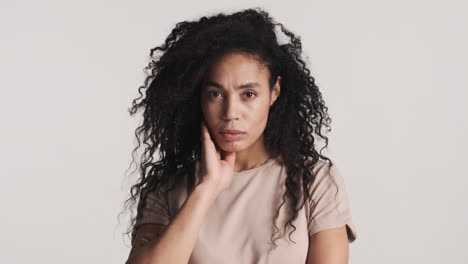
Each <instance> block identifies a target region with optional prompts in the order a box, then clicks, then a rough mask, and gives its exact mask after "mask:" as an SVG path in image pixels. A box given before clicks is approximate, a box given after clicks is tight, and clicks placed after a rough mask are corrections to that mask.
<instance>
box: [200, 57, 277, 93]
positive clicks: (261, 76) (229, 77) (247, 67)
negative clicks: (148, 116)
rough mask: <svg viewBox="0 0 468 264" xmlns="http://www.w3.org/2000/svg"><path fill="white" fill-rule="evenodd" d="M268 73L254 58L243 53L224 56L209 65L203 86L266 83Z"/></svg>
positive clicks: (262, 84)
mask: <svg viewBox="0 0 468 264" xmlns="http://www.w3.org/2000/svg"><path fill="white" fill-rule="evenodd" d="M268 78H269V71H268V68H267V67H265V65H263V64H261V63H260V62H259V60H257V59H256V58H255V57H253V56H251V55H248V54H244V53H230V54H226V55H224V56H223V57H221V58H220V59H219V60H217V61H216V62H215V63H213V64H212V65H211V67H210V68H209V70H208V71H207V73H206V75H205V78H204V84H206V83H212V82H215V83H218V84H223V83H225V84H226V85H230V84H233V85H236V86H238V85H242V84H245V83H254V82H255V83H259V84H260V85H261V86H264V85H265V84H267V83H268Z"/></svg>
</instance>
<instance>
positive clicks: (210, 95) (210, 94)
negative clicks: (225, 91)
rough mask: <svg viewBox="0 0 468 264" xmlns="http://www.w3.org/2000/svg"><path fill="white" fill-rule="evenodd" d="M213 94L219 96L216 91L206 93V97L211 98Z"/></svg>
mask: <svg viewBox="0 0 468 264" xmlns="http://www.w3.org/2000/svg"><path fill="white" fill-rule="evenodd" d="M213 94H220V93H219V92H217V91H208V97H213V96H212V95H213ZM215 97H216V96H215Z"/></svg>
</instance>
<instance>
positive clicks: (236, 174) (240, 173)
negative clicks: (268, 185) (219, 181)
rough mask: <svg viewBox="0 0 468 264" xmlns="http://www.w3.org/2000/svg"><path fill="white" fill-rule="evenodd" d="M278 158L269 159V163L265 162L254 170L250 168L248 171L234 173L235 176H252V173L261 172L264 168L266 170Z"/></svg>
mask: <svg viewBox="0 0 468 264" xmlns="http://www.w3.org/2000/svg"><path fill="white" fill-rule="evenodd" d="M277 158H278V157H272V158H270V159H268V160H267V161H265V162H263V163H262V164H259V165H257V166H255V167H253V168H250V169H246V170H242V171H238V172H234V174H233V176H238V175H244V174H250V173H254V172H256V171H258V170H261V169H263V168H265V167H266V166H268V165H270V164H271V163H273V162H274V161H276V160H277Z"/></svg>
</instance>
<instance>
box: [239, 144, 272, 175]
mask: <svg viewBox="0 0 468 264" xmlns="http://www.w3.org/2000/svg"><path fill="white" fill-rule="evenodd" d="M270 158H272V155H271V154H270V153H268V151H267V150H266V149H265V145H264V144H263V138H260V139H259V140H257V143H254V144H253V145H252V146H250V147H249V148H248V149H245V150H242V151H238V152H237V153H236V162H235V164H234V172H240V171H243V170H248V169H250V168H253V167H255V166H257V165H260V164H262V163H264V162H266V161H268V160H269V159H270Z"/></svg>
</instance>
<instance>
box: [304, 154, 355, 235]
mask: <svg viewBox="0 0 468 264" xmlns="http://www.w3.org/2000/svg"><path fill="white" fill-rule="evenodd" d="M314 172H315V174H316V179H315V182H314V184H313V185H312V188H311V190H310V191H311V195H312V200H313V202H310V203H309V205H308V206H309V219H308V231H309V237H311V236H312V235H313V234H315V233H317V232H319V231H322V230H326V229H331V228H337V227H341V226H344V225H346V232H347V234H348V241H349V243H352V242H354V241H355V240H356V228H355V226H354V223H353V220H352V216H351V207H350V201H349V199H348V193H347V190H346V185H345V182H344V179H343V177H342V175H341V171H340V170H338V168H337V167H336V163H334V164H333V166H332V167H329V164H328V163H326V162H323V164H318V165H317V167H314Z"/></svg>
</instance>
